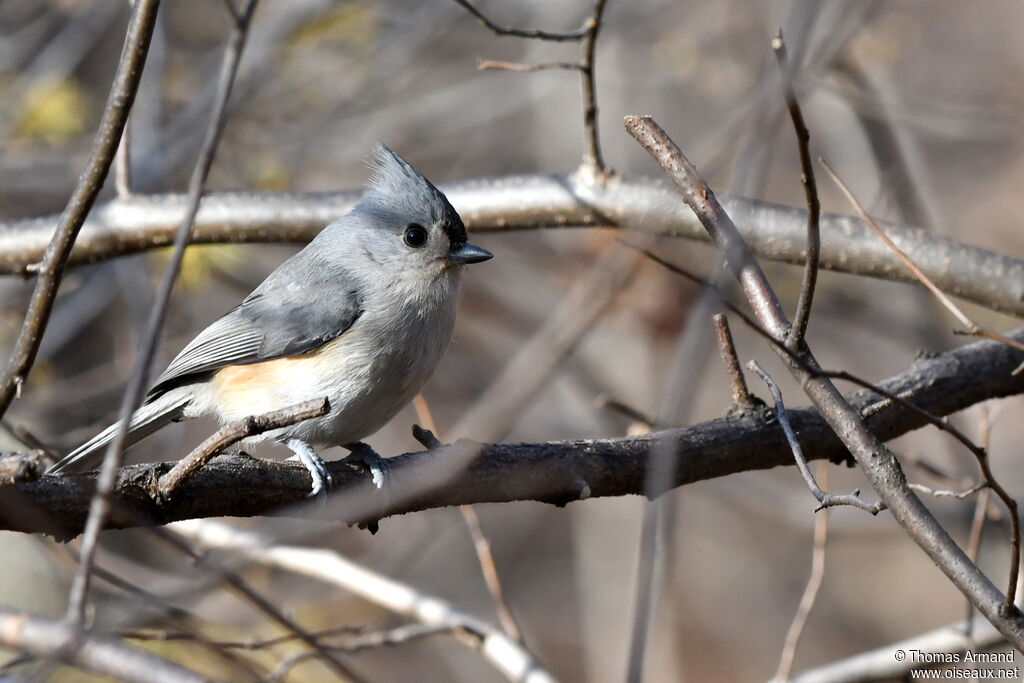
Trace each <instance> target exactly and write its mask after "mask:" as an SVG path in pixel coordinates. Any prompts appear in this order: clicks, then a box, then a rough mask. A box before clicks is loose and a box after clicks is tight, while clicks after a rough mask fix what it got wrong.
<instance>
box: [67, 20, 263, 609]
mask: <svg viewBox="0 0 1024 683" xmlns="http://www.w3.org/2000/svg"><path fill="white" fill-rule="evenodd" d="M256 3H257V0H249V1H248V3H247V5H246V9H245V11H244V12H243V13H242V14H239V15H234V18H235V25H234V27H233V28H232V31H231V36H230V37H229V39H228V45H227V48H226V49H225V51H224V59H223V62H222V64H221V72H220V74H219V80H218V86H217V97H216V98H215V101H214V108H213V111H212V112H211V114H210V123H209V126H208V127H207V129H206V134H205V137H204V139H203V146H202V148H201V149H200V152H199V159H198V160H197V161H196V165H195V169H194V170H193V173H192V177H191V179H190V181H189V191H188V203H187V205H186V211H185V216H184V217H183V218H182V219H181V223H180V224H179V226H178V230H177V232H176V234H175V238H174V252H173V253H172V255H171V260H170V263H169V264H168V265H167V268H166V270H165V271H164V276H163V279H162V280H161V282H160V289H159V291H158V292H157V295H156V300H155V301H154V303H153V308H152V310H151V313H150V316H149V320H148V322H147V325H146V331H145V334H144V335H143V338H142V343H141V345H140V348H139V354H138V357H137V358H136V361H135V368H134V370H133V371H132V376H131V377H130V378H129V380H128V387H127V388H126V389H125V393H124V400H123V401H122V403H121V410H120V416H119V421H118V428H117V431H116V432H115V434H114V437H113V439H112V440H111V442H110V445H109V446H108V447H107V451H106V454H105V455H104V457H103V464H102V466H101V469H100V474H99V477H98V478H97V480H96V494H95V495H94V496H93V498H92V502H91V503H90V506H89V518H88V520H87V521H86V526H85V532H84V534H83V537H82V554H81V562H80V564H79V570H78V572H77V573H76V574H75V578H74V580H73V581H72V584H71V592H70V595H69V596H68V617H69V618H70V619H73V620H75V621H77V622H79V623H81V622H82V621H83V619H84V617H85V607H86V602H87V599H88V595H89V581H90V577H91V570H92V563H93V559H94V557H95V552H96V544H97V540H98V538H99V533H100V531H101V530H102V529H103V527H104V523H105V520H106V517H107V515H108V513H109V511H110V500H109V497H110V494H111V492H112V491H113V489H114V485H115V482H116V478H117V470H118V468H119V467H120V465H121V459H122V455H123V451H124V445H125V439H126V437H127V434H128V425H129V423H130V421H131V416H132V414H133V413H134V412H135V410H136V409H137V408H138V407H139V404H140V403H141V402H142V397H143V392H144V391H145V387H146V384H147V383H148V382H149V373H150V366H151V365H152V364H153V357H154V356H155V355H156V347H157V342H158V340H159V337H160V329H161V328H162V327H163V322H164V317H165V315H166V313H167V305H168V303H169V301H170V298H171V291H172V290H173V288H174V282H175V280H177V277H178V271H179V270H180V268H181V261H182V259H183V258H184V255H185V247H186V246H187V245H188V243H189V238H190V236H191V234H192V226H193V224H194V222H195V218H196V214H197V213H198V211H199V202H200V201H201V200H202V196H203V191H204V189H205V187H206V178H207V176H208V175H209V172H210V167H211V166H212V165H213V159H214V156H215V155H216V153H217V144H218V142H219V141H220V135H221V132H222V131H223V129H224V123H225V120H226V115H227V105H228V100H229V98H230V97H231V87H232V85H233V84H234V82H235V76H236V74H237V73H238V64H239V62H240V61H241V58H242V50H243V49H244V47H245V41H246V38H247V37H248V35H249V24H250V22H251V20H252V15H253V12H255V10H256ZM143 4H144V3H142V2H140V3H139V7H141V6H142V5H143Z"/></svg>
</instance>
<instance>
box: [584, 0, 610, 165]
mask: <svg viewBox="0 0 1024 683" xmlns="http://www.w3.org/2000/svg"><path fill="white" fill-rule="evenodd" d="M606 4H607V0H596V2H594V13H593V14H592V15H590V21H588V22H587V37H586V38H585V39H584V41H583V53H582V55H581V57H580V87H581V90H582V96H583V134H584V151H583V167H582V168H583V169H586V170H587V172H588V173H589V174H591V175H592V176H593V178H590V179H589V180H598V181H599V180H600V179H602V178H603V177H604V176H606V175H607V174H608V167H607V166H605V163H604V157H603V156H602V154H601V137H600V135H598V127H597V88H596V87H595V85H594V69H595V61H594V51H595V49H596V48H597V36H598V34H599V33H600V32H601V24H602V22H603V19H604V8H605V5H606Z"/></svg>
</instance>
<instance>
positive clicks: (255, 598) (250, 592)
mask: <svg viewBox="0 0 1024 683" xmlns="http://www.w3.org/2000/svg"><path fill="white" fill-rule="evenodd" d="M150 533H152V534H153V535H154V536H155V537H156V538H158V539H159V540H161V541H163V542H164V543H166V544H168V545H169V546H171V547H172V548H174V549H175V550H177V551H178V552H180V553H183V554H184V555H185V556H186V557H188V558H189V559H191V560H192V561H193V562H195V563H197V564H198V565H199V566H200V567H201V568H202V569H204V570H206V571H208V572H210V573H211V574H214V575H215V576H217V577H218V578H219V579H221V580H223V581H224V583H226V584H227V585H228V586H230V587H231V588H232V589H233V590H234V591H235V592H236V593H238V595H240V596H241V597H242V598H243V599H245V600H246V601H247V602H248V603H249V604H251V605H252V606H253V607H255V608H256V609H257V610H259V611H260V612H261V613H263V614H264V615H266V616H267V617H269V618H270V620H271V621H273V622H275V623H276V624H278V625H279V626H282V627H284V628H285V629H287V630H288V631H289V632H290V633H292V634H293V635H294V636H295V637H296V639H298V640H301V641H302V642H303V643H305V644H306V645H307V646H308V647H309V648H310V649H311V650H312V651H313V654H314V656H316V657H319V658H320V659H321V661H323V662H324V664H325V665H327V667H328V668H329V669H331V670H332V671H333V672H334V673H335V674H336V675H337V676H339V677H340V679H341V680H346V681H353V683H359V682H360V681H361V680H362V679H361V678H360V677H359V676H357V675H356V674H355V672H353V671H352V670H351V669H349V667H348V666H346V665H345V664H343V663H342V662H341V660H340V659H338V657H337V656H335V654H334V653H332V652H330V651H329V650H328V648H327V647H326V646H325V645H324V644H323V643H321V642H320V639H319V638H318V637H317V636H316V635H315V634H313V633H311V632H310V631H307V630H306V629H304V628H302V627H301V626H299V625H298V624H297V623H295V621H294V620H292V619H291V618H290V617H289V616H288V615H286V614H285V613H284V612H282V611H281V610H280V609H279V608H278V607H277V606H276V605H274V603H272V602H271V601H270V600H268V599H267V598H265V597H263V595H261V594H260V593H259V591H257V590H255V589H254V588H252V586H250V585H249V583H248V582H247V581H246V580H245V579H243V578H242V577H241V576H240V575H239V574H237V573H236V572H233V571H230V570H228V569H226V568H224V567H222V566H220V565H219V564H218V563H215V562H214V561H213V560H212V559H211V558H210V557H209V556H204V555H203V554H201V553H199V552H197V551H196V550H194V549H193V548H192V547H191V546H190V545H189V543H188V542H187V541H186V540H185V539H186V538H187V536H186V537H185V538H182V534H179V533H177V532H176V530H174V529H151V530H150Z"/></svg>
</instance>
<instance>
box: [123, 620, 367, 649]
mask: <svg viewBox="0 0 1024 683" xmlns="http://www.w3.org/2000/svg"><path fill="white" fill-rule="evenodd" d="M362 631H363V627H362V626H348V625H342V626H332V627H331V628H325V629H321V630H319V631H312V632H311V633H310V635H312V636H315V637H317V638H329V637H331V636H340V635H352V634H358V633H361V632H362ZM115 635H116V636H117V637H118V638H125V639H127V640H142V641H157V642H174V641H182V640H183V641H200V642H203V643H205V644H207V645H213V646H214V647H218V648H223V649H225V650H266V649H269V648H272V647H276V646H278V645H283V644H286V643H292V642H295V640H297V639H298V637H299V636H298V635H297V634H295V633H287V634H285V635H283V636H277V637H276V638H266V639H264V640H210V639H208V638H204V637H203V636H201V635H199V634H197V633H193V632H191V631H138V630H130V629H123V630H120V631H117V632H116V634H115ZM325 647H328V648H329V647H331V646H330V645H326V644H325Z"/></svg>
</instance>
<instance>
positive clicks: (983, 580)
mask: <svg viewBox="0 0 1024 683" xmlns="http://www.w3.org/2000/svg"><path fill="white" fill-rule="evenodd" d="M626 128H627V130H628V131H629V132H630V134H632V135H633V136H634V137H635V138H636V139H637V141H638V142H640V144H641V145H643V146H644V148H645V149H646V150H647V151H648V152H649V153H650V154H651V156H653V157H654V158H655V159H656V160H657V161H658V162H659V164H660V165H661V166H662V168H663V170H664V171H665V172H666V174H667V175H668V177H669V178H670V179H671V180H672V181H673V183H675V184H676V186H677V187H678V189H679V190H680V193H681V194H682V196H683V199H684V201H685V202H686V204H687V205H689V206H690V208H691V209H693V211H694V213H696V214H697V218H698V220H700V222H701V224H702V225H703V226H704V227H705V229H706V230H707V231H708V234H709V235H710V237H711V238H712V240H713V241H714V242H715V244H716V246H717V247H718V248H719V249H720V250H721V251H722V253H723V255H724V256H725V259H726V261H727V262H728V264H729V267H730V268H731V269H732V271H733V273H734V274H735V276H736V278H737V280H739V282H740V286H741V287H742V289H743V291H744V294H746V296H747V299H748V301H749V302H750V304H751V306H752V308H753V309H754V312H755V315H756V316H757V318H758V321H759V322H760V323H761V325H762V326H763V327H764V328H765V329H766V330H767V331H768V332H769V334H771V335H772V337H774V338H776V339H778V340H782V339H783V338H784V337H785V336H786V335H787V334H788V330H789V323H788V321H787V320H786V317H785V314H784V312H783V311H782V308H781V306H780V305H779V302H778V298H777V296H776V295H775V292H774V290H773V289H772V287H771V285H770V284H769V283H768V280H767V278H766V277H765V275H764V273H763V271H761V269H760V266H759V265H758V264H757V262H756V261H755V260H754V257H753V254H752V252H751V251H750V248H749V246H748V245H747V244H746V242H745V241H744V239H743V237H742V236H741V235H740V233H739V231H738V230H737V229H736V226H735V225H734V224H733V222H732V220H731V219H730V218H729V216H728V215H727V214H726V213H725V210H724V209H723V208H722V206H721V205H720V204H719V203H718V201H717V200H716V199H715V197H714V194H713V193H712V192H711V189H710V188H709V187H708V186H707V183H705V182H704V181H703V179H701V178H700V176H699V175H698V174H697V172H696V169H695V168H694V167H693V165H692V164H691V163H690V162H689V160H687V159H686V157H685V156H684V155H683V153H682V151H681V150H680V149H679V148H678V146H676V144H675V143H674V142H672V140H671V139H670V138H669V136H668V135H667V134H666V133H665V131H664V130H662V129H661V128H660V127H659V126H658V125H657V124H656V123H655V122H654V121H653V119H651V118H650V117H639V116H628V117H626ZM779 354H780V356H781V357H782V359H783V361H784V362H786V364H787V367H788V369H789V371H790V373H791V374H792V375H793V376H794V378H795V379H796V380H797V382H798V383H799V384H800V385H801V386H802V388H803V389H804V391H805V393H806V394H807V396H808V397H809V398H810V399H811V401H812V403H813V404H814V405H815V406H816V407H817V408H818V409H819V410H820V411H821V413H822V416H823V417H824V418H825V420H826V421H827V422H828V423H829V424H830V425H831V426H832V428H833V429H834V431H835V432H836V434H837V435H839V436H840V438H841V440H842V441H843V443H844V444H845V445H846V446H847V448H848V449H849V451H850V453H851V454H852V455H853V456H854V458H855V459H856V460H857V462H858V464H859V465H860V466H861V469H862V470H863V471H864V473H865V475H866V476H867V478H868V480H869V481H870V482H871V485H872V487H873V488H874V489H875V491H876V492H877V493H878V494H879V496H880V497H881V498H882V502H883V503H885V505H886V506H887V508H888V509H889V510H890V511H891V513H892V515H893V517H894V518H895V519H896V520H897V521H898V522H899V523H900V525H901V526H902V527H903V529H904V530H905V531H906V532H907V534H908V535H909V536H910V537H911V538H913V539H914V541H915V542H916V543H917V544H918V545H919V546H920V547H921V548H922V549H923V550H924V551H925V552H926V553H927V554H928V555H929V556H930V557H931V559H932V561H934V562H935V563H936V564H937V565H938V566H939V567H940V568H941V569H942V570H943V572H944V573H945V574H946V576H947V577H948V578H949V579H950V580H951V581H952V582H953V584H954V585H956V586H957V587H958V588H959V589H960V591H961V592H962V593H963V594H964V595H965V596H968V597H970V599H971V601H972V602H973V603H974V604H975V606H976V607H978V609H979V610H980V611H981V612H982V613H983V614H984V615H985V616H986V617H987V618H988V619H990V620H991V621H992V623H993V625H995V626H996V628H998V629H999V630H1000V632H1001V633H1003V634H1004V635H1006V637H1007V638H1008V639H1009V640H1010V641H1011V642H1012V643H1014V644H1015V645H1016V646H1017V647H1020V648H1024V614H1021V612H1020V611H1019V610H1017V609H1016V608H1015V607H1014V606H1013V603H1012V602H1011V601H1010V600H1008V599H1007V596H1004V595H1002V594H1001V593H1000V592H999V589H998V588H996V586H994V585H993V584H992V582H991V581H989V579H988V578H987V577H986V576H985V575H984V574H983V573H982V572H981V570H980V569H978V567H977V566H976V565H975V564H974V563H973V562H972V561H971V560H970V558H969V557H967V555H966V554H965V553H964V552H963V550H962V549H961V548H960V547H959V546H957V544H956V543H955V541H954V540H953V539H952V538H951V537H950V536H949V533H948V532H947V531H946V530H945V529H944V528H943V527H942V525H941V524H939V522H938V521H937V520H936V519H935V517H934V516H933V515H932V514H931V512H930V511H929V510H928V508H927V507H925V505H924V504H923V503H922V502H921V500H920V499H919V498H918V497H917V496H916V495H914V493H913V492H912V491H911V490H910V489H908V488H907V486H906V478H905V476H904V474H903V471H902V469H901V468H900V466H899V463H898V461H897V460H896V457H895V456H894V455H893V453H892V452H891V451H890V450H889V449H887V448H886V447H885V445H884V444H883V443H882V442H881V440H880V439H879V438H878V437H877V436H876V435H875V434H874V433H873V432H872V430H870V429H868V427H867V426H866V425H865V424H864V422H863V421H862V420H861V418H860V416H859V415H858V414H857V411H856V410H855V409H854V408H853V407H852V406H851V405H850V404H849V403H847V402H846V401H845V400H844V398H843V396H842V394H840V393H839V391H838V389H836V387H835V385H834V384H833V383H832V382H831V381H830V380H829V378H826V377H821V376H815V375H814V374H813V373H810V372H808V371H807V370H805V369H804V367H803V366H802V365H801V364H800V363H797V362H795V361H793V360H792V358H791V356H790V355H788V354H786V353H784V352H782V351H779ZM804 355H806V362H807V363H809V364H811V365H814V364H815V363H816V361H815V360H814V357H813V355H811V353H810V351H809V350H807V351H805V354H804ZM982 467H983V469H984V467H985V465H984V464H983V465H982ZM990 482H991V480H990ZM993 488H994V489H995V487H993ZM995 490H996V491H997V493H998V489H995ZM1010 500H1011V501H1012V499H1010ZM1015 538H1017V539H1019V536H1016V535H1015ZM1013 551H1014V559H1013V564H1014V567H1015V568H1016V566H1019V565H1018V562H1019V545H1017V546H1015V547H1014V548H1013ZM1015 588H1016V575H1014V576H1013V577H1012V578H1011V581H1010V586H1009V588H1008V592H1011V591H1013V590H1014V589H1015Z"/></svg>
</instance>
